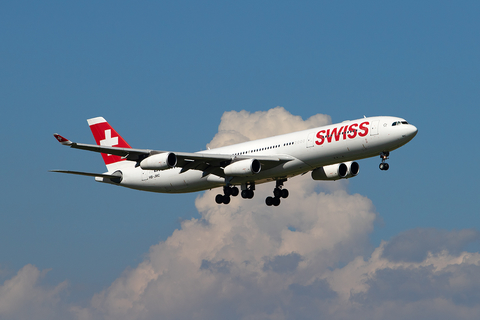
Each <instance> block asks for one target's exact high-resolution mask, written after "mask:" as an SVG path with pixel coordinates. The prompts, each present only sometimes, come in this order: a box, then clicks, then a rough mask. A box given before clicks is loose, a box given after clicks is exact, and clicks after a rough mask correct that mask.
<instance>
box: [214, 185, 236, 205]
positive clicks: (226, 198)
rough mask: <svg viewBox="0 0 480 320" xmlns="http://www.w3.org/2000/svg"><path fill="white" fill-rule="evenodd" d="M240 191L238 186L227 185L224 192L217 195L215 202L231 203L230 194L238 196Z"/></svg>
mask: <svg viewBox="0 0 480 320" xmlns="http://www.w3.org/2000/svg"><path fill="white" fill-rule="evenodd" d="M238 192H239V191H238V188H237V187H230V186H225V187H223V194H217V196H216V197H215V202H216V203H218V204H222V203H223V204H229V203H230V196H232V197H236V196H238Z"/></svg>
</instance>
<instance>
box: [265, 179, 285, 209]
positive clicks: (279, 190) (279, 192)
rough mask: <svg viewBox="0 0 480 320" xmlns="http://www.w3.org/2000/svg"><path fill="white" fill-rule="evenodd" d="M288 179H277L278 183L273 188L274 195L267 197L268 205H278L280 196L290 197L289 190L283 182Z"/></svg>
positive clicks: (266, 202)
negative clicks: (284, 186) (284, 187)
mask: <svg viewBox="0 0 480 320" xmlns="http://www.w3.org/2000/svg"><path fill="white" fill-rule="evenodd" d="M285 181H287V179H284V180H277V185H276V187H275V189H273V197H267V198H266V199H265V204H266V205H267V206H275V207H277V206H278V205H280V198H284V199H285V198H287V197H288V194H289V193H288V190H287V189H283V183H284V182H285Z"/></svg>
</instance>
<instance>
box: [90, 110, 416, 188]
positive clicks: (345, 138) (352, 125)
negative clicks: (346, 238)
mask: <svg viewBox="0 0 480 320" xmlns="http://www.w3.org/2000/svg"><path fill="white" fill-rule="evenodd" d="M402 122H403V123H402ZM393 124H395V125H393ZM416 133H417V128H415V126H413V125H411V124H407V123H406V121H405V120H404V119H401V118H396V117H369V118H362V119H358V120H354V121H344V122H341V123H337V124H332V125H327V126H323V127H318V128H313V129H307V130H303V131H298V132H293V133H288V134H284V135H280V136H275V137H270V138H265V139H260V140H254V141H249V142H244V143H240V144H235V145H231V146H226V147H221V148H216V149H211V150H204V151H200V152H198V153H203V154H225V155H229V156H231V158H232V159H233V160H235V158H241V157H242V156H248V157H252V156H253V157H255V156H259V157H260V156H279V155H281V156H283V157H285V156H287V157H289V158H291V160H290V161H286V162H280V163H279V164H278V165H276V166H272V167H270V168H262V170H261V171H260V172H259V173H257V174H254V175H251V176H242V177H239V176H237V177H222V176H219V175H215V174H213V173H208V172H204V171H201V170H186V171H185V170H184V171H182V168H172V169H167V170H143V169H141V168H140V167H139V166H137V167H135V163H134V162H132V161H124V163H122V165H121V166H120V167H118V168H117V170H120V171H121V172H122V175H123V179H122V181H121V182H120V184H119V185H121V186H124V187H128V188H133V189H138V190H145V191H152V192H163V193H184V192H194V191H201V190H207V189H211V188H215V187H219V186H224V185H226V184H227V182H228V184H231V185H242V184H245V183H252V182H255V183H263V182H267V181H274V180H278V179H286V178H289V177H293V176H296V175H298V174H302V173H305V172H308V171H311V170H314V169H316V168H319V167H323V166H327V165H331V164H335V163H342V162H347V161H352V160H358V159H363V158H369V157H374V156H378V155H379V154H380V153H382V152H387V151H392V150H394V149H397V148H399V147H401V146H403V145H404V144H406V143H407V142H409V141H410V140H411V139H413V137H414V136H415V135H416ZM226 179H228V181H227V180H226ZM103 180H104V179H103V178H97V181H103ZM105 182H107V181H105Z"/></svg>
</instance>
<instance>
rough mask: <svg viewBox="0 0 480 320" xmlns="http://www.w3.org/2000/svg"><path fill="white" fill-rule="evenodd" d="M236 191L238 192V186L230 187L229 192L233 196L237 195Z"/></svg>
mask: <svg viewBox="0 0 480 320" xmlns="http://www.w3.org/2000/svg"><path fill="white" fill-rule="evenodd" d="M238 192H239V191H238V188H237V187H232V188H231V193H232V196H233V197H236V196H238Z"/></svg>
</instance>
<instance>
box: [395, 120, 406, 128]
mask: <svg viewBox="0 0 480 320" xmlns="http://www.w3.org/2000/svg"><path fill="white" fill-rule="evenodd" d="M401 124H408V122H407V121H395V122H394V123H392V127H393V126H398V125H401Z"/></svg>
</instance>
